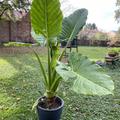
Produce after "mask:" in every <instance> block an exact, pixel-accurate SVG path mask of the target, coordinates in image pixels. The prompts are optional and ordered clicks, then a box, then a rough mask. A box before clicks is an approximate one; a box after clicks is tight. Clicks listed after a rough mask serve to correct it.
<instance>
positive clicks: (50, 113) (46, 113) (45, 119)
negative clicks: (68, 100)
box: [37, 97, 64, 120]
mask: <svg viewBox="0 0 120 120" xmlns="http://www.w3.org/2000/svg"><path fill="white" fill-rule="evenodd" d="M56 100H57V101H58V102H60V106H59V107H58V108H55V109H45V108H42V107H40V106H39V105H37V112H38V118H39V120H60V117H61V114H62V110H63V106H64V101H63V100H62V99H61V98H60V97H56Z"/></svg>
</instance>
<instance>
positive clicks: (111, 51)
mask: <svg viewBox="0 0 120 120" xmlns="http://www.w3.org/2000/svg"><path fill="white" fill-rule="evenodd" d="M108 55H109V56H110V57H115V56H118V55H119V52H118V50H117V49H115V48H114V49H111V50H110V51H109V52H108Z"/></svg>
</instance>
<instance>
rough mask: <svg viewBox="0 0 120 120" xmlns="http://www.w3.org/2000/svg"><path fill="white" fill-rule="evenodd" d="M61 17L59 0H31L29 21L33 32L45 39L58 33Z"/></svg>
mask: <svg viewBox="0 0 120 120" xmlns="http://www.w3.org/2000/svg"><path fill="white" fill-rule="evenodd" d="M62 18H63V16H62V12H61V10H60V2H59V0H33V2H32V7H31V21H32V27H33V29H34V31H35V33H37V34H42V35H43V36H44V37H45V38H47V39H48V38H49V39H50V38H51V37H55V36H57V35H59V33H60V32H61V27H62Z"/></svg>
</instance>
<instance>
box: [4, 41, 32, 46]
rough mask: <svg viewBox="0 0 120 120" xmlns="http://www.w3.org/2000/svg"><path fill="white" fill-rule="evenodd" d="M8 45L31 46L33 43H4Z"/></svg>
mask: <svg viewBox="0 0 120 120" xmlns="http://www.w3.org/2000/svg"><path fill="white" fill-rule="evenodd" d="M4 46H6V47H30V46H32V44H30V43H22V42H8V43H4Z"/></svg>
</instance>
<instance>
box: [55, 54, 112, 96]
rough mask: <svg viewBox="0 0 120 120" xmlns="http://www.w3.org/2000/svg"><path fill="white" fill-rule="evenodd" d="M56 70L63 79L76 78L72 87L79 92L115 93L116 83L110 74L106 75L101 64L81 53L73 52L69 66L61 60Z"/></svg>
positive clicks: (90, 93) (89, 93) (92, 93)
mask: <svg viewBox="0 0 120 120" xmlns="http://www.w3.org/2000/svg"><path fill="white" fill-rule="evenodd" d="M56 71H57V72H58V74H59V75H60V76H61V77H62V78H63V79H65V80H70V79H72V80H74V83H73V86H72V89H73V90H74V91H75V92H77V93H82V94H88V95H106V94H113V89H114V84H113V81H112V80H111V78H110V76H108V75H106V74H105V73H104V72H103V71H102V68H101V67H100V66H98V65H96V64H94V63H93V62H91V61H90V60H89V59H88V58H87V57H85V56H82V55H81V54H78V53H71V55H70V57H69V66H68V65H65V64H63V63H60V62H59V63H58V66H57V67H56Z"/></svg>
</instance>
